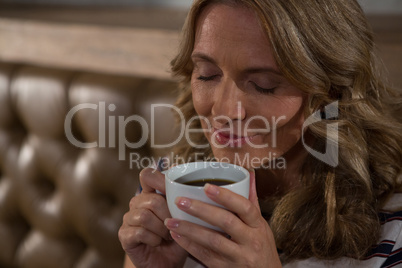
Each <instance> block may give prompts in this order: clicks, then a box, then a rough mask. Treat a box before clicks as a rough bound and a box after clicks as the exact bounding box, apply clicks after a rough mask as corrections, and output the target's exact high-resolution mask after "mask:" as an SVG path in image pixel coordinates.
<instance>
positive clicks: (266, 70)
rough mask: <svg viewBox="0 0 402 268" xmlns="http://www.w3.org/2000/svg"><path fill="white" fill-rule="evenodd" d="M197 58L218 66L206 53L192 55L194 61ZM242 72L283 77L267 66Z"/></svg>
mask: <svg viewBox="0 0 402 268" xmlns="http://www.w3.org/2000/svg"><path fill="white" fill-rule="evenodd" d="M195 58H198V59H201V60H205V61H208V62H210V63H213V64H215V65H218V64H217V62H216V61H215V60H214V59H213V58H211V57H210V56H208V55H206V54H204V53H201V52H196V53H193V54H192V55H191V59H193V60H194V59H195ZM242 72H243V73H247V74H253V73H274V74H276V75H280V76H283V74H282V73H281V72H280V71H279V70H278V69H276V68H273V67H270V66H267V67H250V68H246V69H244V70H243V71H242Z"/></svg>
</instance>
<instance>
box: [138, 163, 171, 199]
mask: <svg viewBox="0 0 402 268" xmlns="http://www.w3.org/2000/svg"><path fill="white" fill-rule="evenodd" d="M140 184H141V187H142V192H144V193H155V192H156V191H155V190H158V191H159V192H161V193H163V194H165V193H166V191H165V175H163V174H162V173H161V172H159V171H158V170H156V169H152V168H145V169H143V170H142V171H141V172H140Z"/></svg>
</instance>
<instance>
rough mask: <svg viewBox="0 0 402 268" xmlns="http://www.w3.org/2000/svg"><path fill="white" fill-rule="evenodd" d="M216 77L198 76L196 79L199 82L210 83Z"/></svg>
mask: <svg viewBox="0 0 402 268" xmlns="http://www.w3.org/2000/svg"><path fill="white" fill-rule="evenodd" d="M217 76H218V75H211V76H202V75H201V76H199V77H198V78H197V79H198V80H200V81H204V82H206V81H211V80H214V78H216V77H217Z"/></svg>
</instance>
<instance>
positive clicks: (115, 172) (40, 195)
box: [0, 0, 402, 268]
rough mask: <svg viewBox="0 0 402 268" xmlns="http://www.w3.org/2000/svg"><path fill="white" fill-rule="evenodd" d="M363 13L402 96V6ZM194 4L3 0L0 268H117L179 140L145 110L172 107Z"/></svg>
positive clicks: (369, 5)
mask: <svg viewBox="0 0 402 268" xmlns="http://www.w3.org/2000/svg"><path fill="white" fill-rule="evenodd" d="M360 3H361V4H362V6H363V8H364V10H365V12H366V13H367V16H368V19H369V22H370V24H371V25H372V28H373V30H374V33H375V40H376V44H377V50H378V51H377V52H378V55H379V56H380V57H381V58H382V60H383V62H384V65H385V67H386V70H387V71H386V73H385V74H384V75H385V76H386V77H387V78H388V80H389V82H390V84H392V85H393V86H394V87H396V88H399V89H401V88H402V1H401V0H381V1H379V0H361V1H360ZM190 4H191V1H190V0H113V1H112V0H0V241H1V242H0V267H7V268H8V267H24V268H25V267H32V268H34V267H35V268H47V267H49V268H54V267H78V268H88V267H105V268H113V267H122V263H123V256H124V253H123V250H122V249H121V246H120V243H119V241H118V238H117V232H118V229H119V227H120V225H121V221H122V217H123V214H124V213H125V212H126V211H127V210H128V202H129V200H130V199H131V197H132V196H133V195H134V194H135V191H136V189H137V186H138V173H139V171H140V170H141V169H142V168H144V167H146V166H151V165H152V164H154V162H156V161H157V160H158V159H159V158H160V157H161V156H164V155H166V154H168V153H169V152H170V148H155V146H152V145H154V144H168V143H170V142H172V141H174V140H175V137H176V136H175V135H177V130H176V129H174V128H173V127H172V124H173V122H174V119H173V116H172V115H171V114H170V113H169V112H168V111H167V110H163V109H159V110H155V111H151V109H150V105H151V104H155V103H167V104H173V103H174V101H175V98H176V94H177V92H176V90H175V89H176V88H177V84H176V81H173V80H172V78H171V76H170V73H169V62H170V60H171V59H172V57H173V56H174V55H175V53H176V51H177V46H178V37H179V32H180V29H181V27H182V25H183V22H184V19H185V16H186V11H187V9H188V7H189V6H190ZM82 104H90V105H91V106H86V107H87V108H84V109H77V110H76V112H74V113H73V114H71V113H70V112H71V111H72V109H73V108H76V107H78V106H77V105H82ZM88 107H90V108H88ZM68 115H70V118H71V121H68V120H66V118H69V117H68ZM131 115H139V116H141V117H142V118H144V119H145V121H146V122H147V123H148V127H149V129H151V130H152V128H151V126H153V132H151V131H149V132H147V131H145V130H144V127H143V125H140V124H139V122H136V121H135V120H131V121H130V120H129V117H130V116H131ZM66 129H69V130H70V132H71V134H72V135H73V137H74V140H75V141H79V142H81V143H82V144H84V145H86V146H77V143H75V145H74V144H72V143H71V140H68V136H67V135H66ZM144 133H147V134H148V139H146V142H145V143H144V144H142V145H141V146H139V148H129V147H130V146H126V145H127V144H128V143H130V144H131V145H132V144H134V143H136V142H138V141H140V140H141V139H142V137H143V135H145V134H144ZM122 137H123V138H124V139H121V138H122ZM145 138H147V137H145ZM122 143H125V144H123V147H124V148H125V149H124V150H122V148H121V147H119V145H121V144H122ZM131 147H134V146H131ZM140 160H141V161H140Z"/></svg>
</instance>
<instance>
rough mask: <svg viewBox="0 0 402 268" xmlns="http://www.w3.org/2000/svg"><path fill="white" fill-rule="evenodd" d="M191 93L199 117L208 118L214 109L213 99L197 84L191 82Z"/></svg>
mask: <svg viewBox="0 0 402 268" xmlns="http://www.w3.org/2000/svg"><path fill="white" fill-rule="evenodd" d="M191 92H192V98H193V105H194V109H195V111H196V113H197V114H198V115H203V116H208V115H209V114H210V111H211V107H212V101H211V98H208V96H207V95H206V94H205V93H204V91H203V90H202V89H201V88H200V86H199V85H198V83H197V82H193V81H192V82H191Z"/></svg>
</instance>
